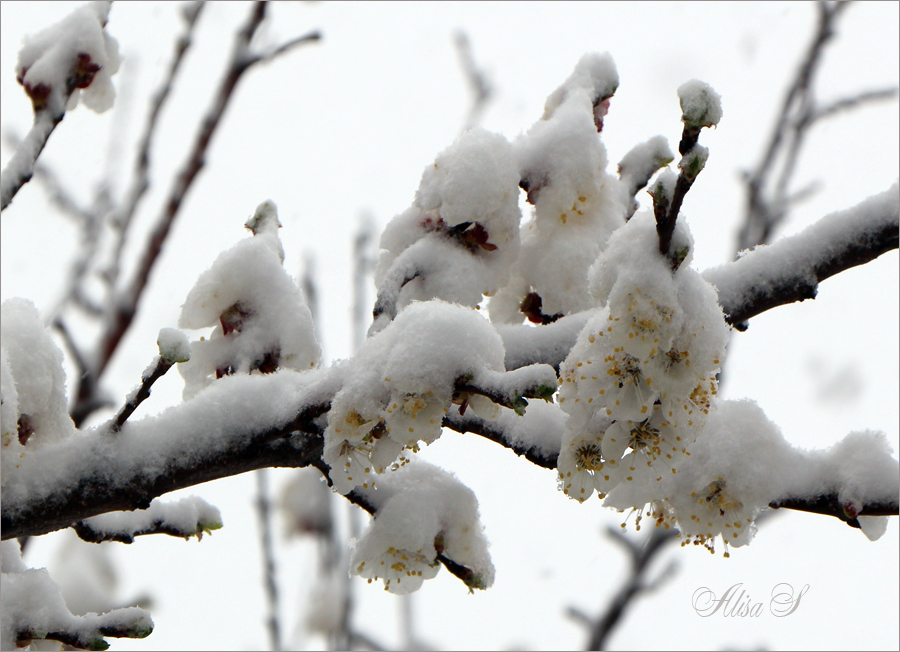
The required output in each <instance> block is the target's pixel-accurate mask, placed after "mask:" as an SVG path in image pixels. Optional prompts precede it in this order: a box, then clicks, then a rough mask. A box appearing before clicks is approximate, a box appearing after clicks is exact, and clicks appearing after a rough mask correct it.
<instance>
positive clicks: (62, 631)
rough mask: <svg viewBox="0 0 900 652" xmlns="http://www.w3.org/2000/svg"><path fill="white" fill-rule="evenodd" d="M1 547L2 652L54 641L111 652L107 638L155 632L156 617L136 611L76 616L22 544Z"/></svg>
mask: <svg viewBox="0 0 900 652" xmlns="http://www.w3.org/2000/svg"><path fill="white" fill-rule="evenodd" d="M0 547H2V554H3V591H2V593H0V608H2V613H3V624H2V628H0V647H2V649H4V650H15V649H16V648H21V647H25V646H27V645H30V644H32V642H35V641H41V640H51V641H59V642H60V643H65V644H66V645H68V646H69V647H70V648H75V649H79V650H106V649H107V648H109V643H107V642H106V640H105V639H104V637H105V636H112V637H117V638H145V637H146V636H148V635H149V634H150V633H151V632H152V631H153V621H152V620H151V619H150V614H149V613H147V612H146V611H144V610H143V609H138V608H135V607H128V608H125V609H114V610H112V611H110V612H108V613H105V614H100V615H98V614H95V613H89V614H87V615H85V616H75V615H73V614H72V613H71V612H70V611H69V609H68V607H67V606H66V602H65V600H64V599H63V596H62V592H61V590H60V587H59V586H58V585H57V584H56V582H54V581H53V579H52V578H51V577H50V575H49V573H48V572H47V569H45V568H40V569H37V568H27V567H26V566H25V563H24V562H23V561H22V552H21V550H20V548H19V544H18V543H17V542H16V541H5V542H3V543H2V544H0ZM35 647H36V649H51V648H49V647H38V646H35ZM58 647H59V646H57V649H58Z"/></svg>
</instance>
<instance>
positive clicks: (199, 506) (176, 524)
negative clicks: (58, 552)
mask: <svg viewBox="0 0 900 652" xmlns="http://www.w3.org/2000/svg"><path fill="white" fill-rule="evenodd" d="M221 527H222V516H221V514H220V513H219V510H218V509H216V508H215V507H213V506H212V505H210V504H209V503H207V502H206V501H205V500H203V499H202V498H198V497H197V496H191V497H189V498H183V499H181V500H179V501H177V502H174V503H164V502H162V501H160V500H157V499H154V500H153V501H152V502H151V503H150V507H148V508H147V509H142V510H136V511H134V512H109V513H107V514H101V515H99V516H93V517H91V518H86V519H84V520H82V521H78V522H77V523H75V524H74V525H73V526H72V529H73V530H75V533H76V534H77V535H78V536H79V537H81V539H83V540H84V541H89V542H90V543H100V542H101V541H118V542H120V543H134V538H135V537H138V536H145V535H148V534H166V535H168V536H172V537H180V538H183V539H190V538H191V537H197V540H198V541H199V540H200V539H201V538H202V537H203V533H204V532H205V533H210V532H212V531H213V530H218V529H219V528H221Z"/></svg>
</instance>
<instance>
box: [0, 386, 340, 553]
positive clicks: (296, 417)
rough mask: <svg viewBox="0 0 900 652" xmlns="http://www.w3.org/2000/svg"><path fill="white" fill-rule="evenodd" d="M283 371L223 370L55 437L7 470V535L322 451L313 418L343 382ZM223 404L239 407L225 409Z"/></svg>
mask: <svg viewBox="0 0 900 652" xmlns="http://www.w3.org/2000/svg"><path fill="white" fill-rule="evenodd" d="M297 376H299V374H295V372H291V371H287V370H284V371H281V372H280V373H278V374H274V375H264V376H251V377H248V376H234V377H229V378H223V379H222V380H221V381H219V382H218V383H217V384H216V386H215V387H212V388H210V389H209V390H208V391H207V392H205V393H204V394H203V395H202V396H198V397H196V398H195V399H194V400H192V401H189V402H187V403H184V404H182V405H180V406H177V407H174V408H170V409H168V410H166V411H165V412H163V413H162V414H160V415H158V416H154V417H147V418H144V419H142V420H140V421H137V422H128V423H126V424H125V425H124V426H123V427H122V429H121V431H120V432H119V434H118V435H117V436H116V437H110V436H109V434H108V432H106V429H105V428H101V429H96V430H92V431H87V432H84V433H81V434H80V435H79V436H76V437H70V438H68V439H65V440H63V441H61V442H59V443H56V444H52V445H51V444H48V445H46V446H45V447H44V448H43V449H42V450H40V451H38V452H35V454H33V455H26V456H25V457H24V458H23V459H22V461H21V463H20V468H19V469H17V473H16V477H15V479H14V478H7V477H6V476H4V483H5V484H4V487H3V508H2V509H3V512H2V530H3V538H4V539H8V538H11V537H18V536H24V535H29V534H30V535H37V534H45V533H47V532H52V531H54V530H58V529H60V528H65V527H69V526H70V525H71V524H72V523H75V522H77V521H80V520H83V519H85V518H89V517H91V516H96V515H98V514H104V513H106V512H110V511H121V510H133V509H146V508H147V507H149V505H150V502H151V500H152V499H153V498H156V497H157V496H161V495H163V494H165V493H168V492H170V491H174V490H175V489H181V488H184V487H190V486H193V485H196V484H200V483H202V482H207V481H209V480H214V479H217V478H223V477H228V476H232V475H237V474H240V473H245V472H247V471H252V470H255V469H259V468H265V467H280V466H284V467H302V466H308V465H310V464H312V463H313V462H315V461H316V460H319V459H320V458H321V454H322V440H321V438H320V437H315V436H311V435H307V434H303V433H304V432H313V433H314V432H317V430H318V428H317V427H316V426H315V424H313V420H314V419H315V418H316V417H318V416H320V415H322V414H323V413H324V412H325V411H326V410H327V409H328V405H329V402H330V400H331V397H332V396H333V395H334V391H335V387H334V385H333V381H332V379H331V378H330V377H329V376H327V375H324V376H323V375H320V376H318V377H317V378H316V379H315V380H313V379H308V378H299V377H297ZM223 406H229V407H230V409H227V410H224V409H223Z"/></svg>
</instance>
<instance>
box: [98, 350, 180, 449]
mask: <svg viewBox="0 0 900 652" xmlns="http://www.w3.org/2000/svg"><path fill="white" fill-rule="evenodd" d="M173 364H174V363H173V362H172V361H170V360H166V359H165V358H162V357H161V356H157V358H156V361H155V364H154V365H153V368H152V369H150V368H148V371H149V372H150V373H147V372H144V374H143V375H142V376H141V385H140V387H138V389H137V391H136V392H134V393H133V394H131V395H129V397H128V400H127V401H126V402H125V405H123V406H122V409H121V410H119V413H118V414H117V415H116V417H115V419H113V420H112V423H111V424H110V426H109V431H110V432H111V433H112V434H115V433H117V432H119V431H120V430H121V429H122V426H123V425H125V422H126V421H128V417H130V416H131V415H132V414H134V411H135V410H137V409H138V406H139V405H140V404H141V403H143V402H144V401H145V400H147V399H148V398H149V397H150V388H151V387H152V386H153V383H155V382H156V381H157V380H159V379H160V378H162V377H163V376H164V375H165V374H166V372H167V371H168V370H169V369H171V368H172V365H173Z"/></svg>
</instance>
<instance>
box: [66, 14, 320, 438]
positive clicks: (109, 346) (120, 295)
mask: <svg viewBox="0 0 900 652" xmlns="http://www.w3.org/2000/svg"><path fill="white" fill-rule="evenodd" d="M265 12H266V3H265V2H256V3H254V5H253V7H252V9H251V12H250V16H249V17H248V18H247V21H246V22H245V24H244V25H243V26H242V27H241V28H240V29H239V31H238V33H237V34H236V36H235V41H234V48H233V50H232V55H231V60H230V62H229V65H228V67H227V69H226V73H225V76H224V77H223V79H222V81H221V82H220V84H219V87H218V89H217V91H216V94H215V96H214V98H213V103H212V106H211V107H210V108H209V110H208V111H207V113H206V115H205V116H204V118H203V119H202V120H201V122H200V129H199V131H198V133H197V135H196V137H195V140H194V145H193V147H192V149H191V151H190V153H189V155H188V158H187V160H186V161H185V162H184V164H183V165H182V167H181V170H180V171H179V172H178V174H177V175H176V177H175V183H174V185H173V187H172V188H171V190H170V191H169V195H168V197H167V199H166V200H165V201H164V204H163V209H162V212H161V213H160V215H159V218H158V219H157V222H156V225H155V227H154V228H153V229H152V231H151V234H150V236H149V237H148V239H147V243H146V246H145V248H144V251H143V254H142V255H141V258H140V261H139V263H138V266H137V270H136V272H135V275H134V278H133V279H132V281H131V282H130V284H128V286H127V287H126V288H123V289H120V290H117V291H114V292H115V295H116V296H113V297H112V300H111V301H109V305H110V306H112V308H111V311H112V312H111V314H110V315H109V317H108V319H107V320H106V325H105V329H104V331H103V333H102V334H101V336H100V338H99V342H98V345H97V348H96V351H95V355H94V356H93V358H92V365H91V368H90V369H89V371H88V373H86V374H84V375H83V376H82V377H81V378H80V380H79V384H78V388H77V391H76V403H75V406H74V407H73V409H72V419H73V420H74V421H75V423H76V425H79V424H80V423H82V422H83V421H84V419H85V418H87V416H88V415H89V414H90V413H91V411H92V408H91V406H92V405H94V404H95V403H96V402H95V400H94V398H93V394H94V393H95V392H96V390H97V386H98V382H99V378H100V377H101V376H102V375H103V372H104V371H105V369H106V367H107V365H108V364H109V362H110V360H111V359H112V356H113V354H114V353H115V351H116V349H117V348H118V346H119V343H120V342H121V340H122V338H123V337H124V336H125V333H126V332H127V331H128V329H129V327H130V326H131V323H132V321H133V320H134V317H135V315H136V314H137V308H138V303H139V302H140V299H141V297H142V295H143V293H144V289H145V288H146V286H147V282H148V280H149V278H150V273H151V271H152V269H153V267H154V266H155V264H156V261H157V260H158V258H159V255H160V253H161V251H162V245H163V242H164V241H165V240H166V238H167V236H168V234H169V231H170V229H171V228H172V225H173V223H174V221H175V218H176V217H177V215H178V213H179V211H180V209H181V206H182V203H183V202H184V199H185V197H186V196H187V193H188V191H189V190H190V188H191V186H192V185H193V183H194V180H195V179H196V178H197V175H198V174H199V173H200V171H201V170H202V169H203V167H204V166H205V163H206V153H207V150H208V149H209V146H210V143H211V141H212V138H213V135H214V134H215V132H216V130H217V128H218V126H219V124H220V122H221V119H222V116H223V115H224V113H225V110H226V108H227V107H228V105H229V104H230V101H231V98H232V97H233V95H234V91H235V88H236V87H237V84H238V81H240V79H241V77H242V76H243V74H244V73H245V72H247V70H249V69H250V68H252V66H253V65H255V64H257V63H259V62H261V61H268V60H271V58H272V57H273V56H275V53H276V52H277V53H281V52H286V51H287V50H289V49H291V48H293V47H296V46H298V45H300V44H302V43H310V42H315V41H316V40H318V38H319V35H318V33H317V32H314V33H311V34H307V35H305V36H302V37H299V38H297V39H293V40H292V41H290V42H289V43H287V44H285V45H284V46H282V47H280V48H276V51H275V52H272V53H269V54H265V55H255V54H252V53H251V52H250V49H249V46H250V42H251V40H252V38H253V36H254V34H255V33H256V31H257V29H258V28H259V26H260V25H261V24H262V21H263V18H264V17H265ZM188 18H189V22H190V20H196V15H194V16H193V18H191V16H189V17H188ZM189 31H190V30H188V34H189ZM187 37H188V36H186V37H185V38H187ZM185 47H186V46H185ZM176 50H177V49H176ZM178 60H179V55H178V54H177V52H176V62H173V68H177V61H178ZM173 74H174V73H173ZM167 93H168V90H167V88H166V87H165V86H164V87H163V90H162V91H161V92H160V94H161V96H162V97H163V98H164V97H165V95H166V94H167ZM157 100H158V101H161V100H160V95H158V96H157ZM157 110H158V109H157ZM153 119H155V118H153ZM149 128H150V129H151V133H152V127H149ZM146 138H147V142H149V135H146ZM141 165H142V163H140V162H139V168H140V166H141ZM140 178H141V175H140V173H139V174H138V180H137V183H136V186H135V191H134V192H133V193H132V196H133V197H138V198H139V196H140V194H141V193H142V192H143V191H142V190H140V188H141V186H142V182H141V180H140ZM112 273H113V274H114V275H115V271H112Z"/></svg>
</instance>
